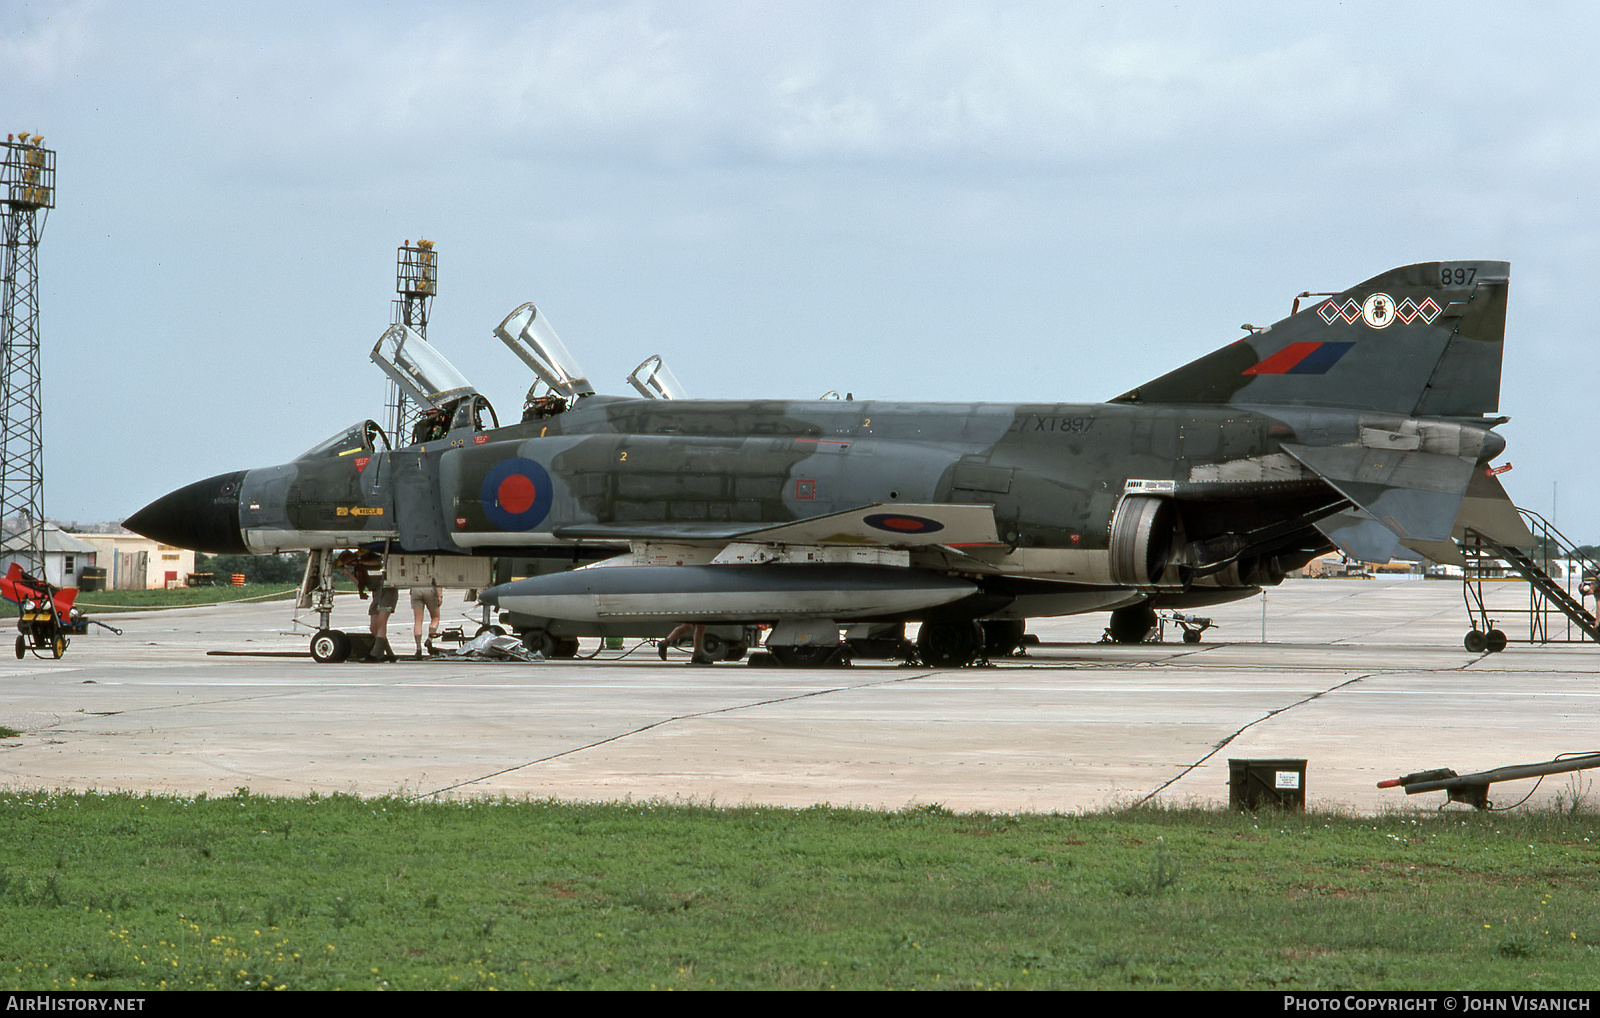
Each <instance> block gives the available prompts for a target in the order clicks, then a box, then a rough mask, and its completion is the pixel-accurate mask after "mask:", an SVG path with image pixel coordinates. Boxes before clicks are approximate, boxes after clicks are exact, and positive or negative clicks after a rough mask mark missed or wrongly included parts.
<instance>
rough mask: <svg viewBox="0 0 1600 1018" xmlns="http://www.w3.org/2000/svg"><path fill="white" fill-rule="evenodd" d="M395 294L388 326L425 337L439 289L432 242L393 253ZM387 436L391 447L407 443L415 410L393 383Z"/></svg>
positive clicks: (436, 264)
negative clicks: (434, 297)
mask: <svg viewBox="0 0 1600 1018" xmlns="http://www.w3.org/2000/svg"><path fill="white" fill-rule="evenodd" d="M394 275H395V283H394V288H395V292H396V293H398V294H399V295H400V296H399V297H398V298H397V299H396V300H395V301H394V302H393V304H394V314H393V316H392V320H391V321H390V324H391V325H408V326H410V327H411V328H413V329H415V330H416V331H417V335H419V336H421V337H422V338H423V339H427V338H428V311H429V310H430V309H431V308H432V306H433V295H434V293H435V292H436V291H437V290H438V288H439V255H438V252H436V251H434V249H433V241H431V240H419V241H417V242H416V243H415V244H413V243H411V241H409V240H408V241H406V242H405V243H404V244H401V245H400V249H399V251H397V252H396V253H395V273H394ZM386 405H387V407H388V410H389V436H390V438H391V440H392V441H393V442H394V443H395V445H396V446H397V447H398V446H402V445H405V444H406V443H407V442H409V441H410V440H411V425H412V424H413V418H414V417H415V415H416V408H414V407H412V406H410V405H409V401H408V400H407V399H406V394H405V393H403V392H401V391H400V387H399V386H398V385H396V384H395V383H394V382H392V381H391V382H390V383H389V401H388V403H387V404H386Z"/></svg>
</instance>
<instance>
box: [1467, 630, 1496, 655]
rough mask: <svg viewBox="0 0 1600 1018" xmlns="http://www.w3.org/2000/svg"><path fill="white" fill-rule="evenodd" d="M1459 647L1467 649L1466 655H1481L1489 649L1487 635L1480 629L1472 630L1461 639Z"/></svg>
mask: <svg viewBox="0 0 1600 1018" xmlns="http://www.w3.org/2000/svg"><path fill="white" fill-rule="evenodd" d="M1461 645H1462V646H1463V647H1465V648H1467V653H1468V654H1482V653H1484V652H1485V651H1487V650H1488V649H1489V635H1488V634H1487V633H1485V632H1484V631H1483V630H1481V629H1474V630H1473V631H1472V632H1470V633H1468V634H1467V635H1466V636H1465V637H1464V638H1463V639H1462V641H1461Z"/></svg>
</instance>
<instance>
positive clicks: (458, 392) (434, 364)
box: [372, 325, 477, 408]
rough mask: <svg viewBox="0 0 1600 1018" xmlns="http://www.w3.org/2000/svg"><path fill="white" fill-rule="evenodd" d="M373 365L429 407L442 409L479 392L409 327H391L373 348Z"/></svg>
mask: <svg viewBox="0 0 1600 1018" xmlns="http://www.w3.org/2000/svg"><path fill="white" fill-rule="evenodd" d="M372 363H374V364H376V365H377V366H378V367H379V368H382V369H383V373H384V374H386V375H388V376H389V377H390V378H392V379H394V382H395V384H396V385H398V386H400V388H401V390H402V391H403V392H404V393H405V394H406V395H407V396H408V397H410V398H411V399H413V400H415V401H416V402H417V403H420V404H421V405H423V406H425V407H433V408H437V407H441V406H443V405H445V404H446V403H449V402H451V401H452V400H457V399H460V398H461V397H462V396H467V395H471V394H472V393H473V392H476V391H477V390H475V389H474V388H473V387H472V385H471V383H469V382H468V381H467V380H466V378H465V377H464V376H463V375H462V374H461V372H459V371H457V370H456V369H455V365H453V364H451V363H450V362H449V361H447V360H445V358H444V355H443V354H441V353H440V352H439V351H437V350H435V349H434V348H433V347H432V346H430V345H428V341H427V340H426V339H423V338H422V336H420V335H419V334H418V333H417V332H416V331H415V330H414V329H412V328H410V327H409V326H405V325H391V326H389V328H388V330H387V331H385V332H384V334H383V335H382V336H380V337H379V338H378V343H377V345H376V346H374V347H373V348H372Z"/></svg>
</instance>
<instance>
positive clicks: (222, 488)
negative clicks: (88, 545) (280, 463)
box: [122, 470, 249, 555]
mask: <svg viewBox="0 0 1600 1018" xmlns="http://www.w3.org/2000/svg"><path fill="white" fill-rule="evenodd" d="M247 472H248V471H244V470H240V471H237V472H236V473H232V474H218V475H217V476H216V477H210V478H207V479H206V480H204V481H196V482H195V483H194V484H191V485H189V486H187V487H183V488H179V489H178V490H177V491H174V492H172V493H171V494H168V495H162V496H161V497H160V498H158V499H156V500H155V501H154V502H151V503H150V504H149V505H147V506H145V507H144V508H143V509H140V510H139V511H138V512H136V513H134V514H133V515H132V516H130V517H128V518H127V519H126V520H124V521H123V523H122V525H123V526H125V527H127V528H128V529H129V530H131V531H133V532H134V533H136V534H143V535H144V536H145V537H148V538H150V539H151V540H152V541H160V542H161V543H162V544H170V545H174V546H175V547H178V548H191V549H193V550H195V551H203V552H206V553H207V554H210V555H245V554H248V553H249V549H247V548H246V547H245V546H244V536H243V535H242V534H240V533H239V487H240V485H242V484H243V483H244V475H245V474H246V473H247Z"/></svg>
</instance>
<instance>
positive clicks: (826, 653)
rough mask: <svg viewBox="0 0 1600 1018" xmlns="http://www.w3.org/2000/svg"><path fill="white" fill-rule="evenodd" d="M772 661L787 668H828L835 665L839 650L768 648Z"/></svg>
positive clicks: (824, 648)
mask: <svg viewBox="0 0 1600 1018" xmlns="http://www.w3.org/2000/svg"><path fill="white" fill-rule="evenodd" d="M767 651H768V652H769V653H771V654H772V659H773V660H774V661H776V662H778V663H779V664H780V665H783V667H785V668H826V667H828V666H829V665H831V664H833V659H834V655H836V654H838V653H839V648H838V647H837V646H834V647H772V646H769V647H767Z"/></svg>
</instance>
